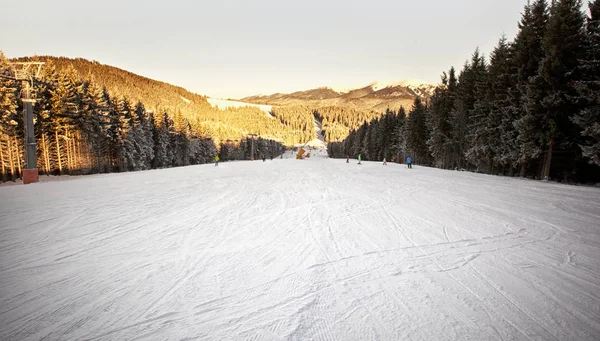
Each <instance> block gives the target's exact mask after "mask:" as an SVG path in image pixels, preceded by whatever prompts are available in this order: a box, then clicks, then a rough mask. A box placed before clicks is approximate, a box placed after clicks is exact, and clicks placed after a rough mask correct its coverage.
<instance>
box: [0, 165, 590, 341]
mask: <svg viewBox="0 0 600 341" xmlns="http://www.w3.org/2000/svg"><path fill="white" fill-rule="evenodd" d="M288 156H291V155H288ZM599 230H600V189H598V188H589V187H575V186H565V185H559V184H554V183H543V182H538V181H528V180H521V179H510V178H503V177H495V176H486V175H479V174H472V173H466V172H451V171H442V170H437V169H430V168H421V167H415V168H414V169H412V170H409V169H406V168H405V167H404V166H403V165H395V164H389V165H388V166H382V165H381V164H380V163H370V162H364V164H363V165H361V166H358V165H356V161H355V160H353V161H352V163H350V164H346V163H345V160H334V159H326V158H325V157H324V155H322V154H317V155H314V157H312V158H311V159H308V160H294V159H292V158H285V159H276V160H273V161H267V162H262V161H254V162H231V163H222V164H220V165H219V166H218V167H214V166H213V165H202V166H192V167H185V168H176V169H166V170H154V171H146V172H137V173H126V174H109V175H97V176H86V177H74V178H71V179H69V180H67V181H56V182H53V181H51V182H45V183H39V184H34V185H28V186H3V187H0V340H41V339H44V340H598V339H600V231H599Z"/></svg>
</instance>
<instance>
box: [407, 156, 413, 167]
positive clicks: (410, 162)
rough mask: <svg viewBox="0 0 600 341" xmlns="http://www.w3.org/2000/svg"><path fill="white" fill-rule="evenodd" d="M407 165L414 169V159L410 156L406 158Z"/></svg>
mask: <svg viewBox="0 0 600 341" xmlns="http://www.w3.org/2000/svg"><path fill="white" fill-rule="evenodd" d="M406 165H407V166H408V168H412V158H411V157H410V156H409V157H407V158H406Z"/></svg>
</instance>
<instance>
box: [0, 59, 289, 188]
mask: <svg viewBox="0 0 600 341" xmlns="http://www.w3.org/2000/svg"><path fill="white" fill-rule="evenodd" d="M7 69H8V60H7V59H6V58H5V57H4V55H3V54H2V53H0V72H1V73H3V74H6V73H7V71H8V70H7ZM43 79H44V81H43V82H38V83H36V85H35V97H36V99H37V101H36V103H35V105H34V125H35V134H36V135H35V138H36V141H37V157H38V158H37V167H38V170H39V171H40V172H41V173H45V174H56V175H58V174H89V173H102V172H124V171H136V170H146V169H153V168H167V167H177V166H185V165H192V164H202V163H207V162H212V161H213V159H214V157H215V155H217V149H216V147H215V143H214V141H213V139H212V138H211V137H210V136H207V135H203V134H201V133H199V130H195V129H193V126H192V123H191V122H190V120H189V119H188V118H186V117H184V115H183V114H182V113H181V112H179V111H175V112H169V111H168V110H162V111H161V112H158V113H156V114H155V113H154V112H152V111H150V110H147V109H146V107H145V104H144V103H143V102H141V101H137V102H133V101H132V100H130V99H129V98H127V97H125V96H121V95H114V94H112V93H111V92H109V91H108V90H107V89H106V88H105V87H102V86H100V85H99V84H98V83H96V82H95V81H94V79H93V78H92V79H91V80H85V79H81V78H79V77H78V74H77V72H76V71H75V70H74V69H70V71H67V72H65V71H59V70H57V69H56V68H54V67H52V65H48V66H47V67H45V68H44V77H43ZM21 86H22V84H21V82H16V81H12V80H8V79H5V78H0V179H1V180H2V181H7V180H14V179H16V178H18V177H21V175H22V170H23V167H24V162H25V161H24V159H25V158H24V156H25V155H24V148H23V147H24V122H23V119H22V109H23V108H22V103H21V100H20V99H19V93H20V92H21V91H22V89H21ZM240 112H243V111H240ZM261 115H263V116H266V114H265V113H264V112H261ZM266 119H267V120H269V121H274V119H272V118H268V117H266ZM258 147H259V148H263V149H264V150H271V149H273V150H275V149H278V148H279V149H280V148H282V145H281V144H279V143H277V142H275V141H269V140H263V139H259V142H258ZM227 148H229V149H228V152H227V153H229V150H231V151H232V152H231V155H228V156H227V157H226V158H227V159H232V158H246V157H245V155H243V154H242V156H239V157H237V154H235V153H234V152H233V151H234V150H235V149H240V148H241V149H243V148H245V146H244V145H243V144H242V146H241V147H240V144H239V143H237V142H235V141H232V142H231V143H229V144H228V146H227ZM269 148H271V149H269ZM259 150H262V149H259Z"/></svg>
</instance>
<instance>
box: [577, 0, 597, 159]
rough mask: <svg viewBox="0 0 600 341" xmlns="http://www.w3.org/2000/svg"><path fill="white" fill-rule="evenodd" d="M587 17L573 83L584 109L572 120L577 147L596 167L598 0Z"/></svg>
mask: <svg viewBox="0 0 600 341" xmlns="http://www.w3.org/2000/svg"><path fill="white" fill-rule="evenodd" d="M589 10H590V16H589V18H588V19H587V24H586V38H587V41H586V45H585V52H584V57H583V60H582V61H581V65H580V66H581V67H580V69H581V74H582V80H581V81H580V82H579V83H578V84H576V87H577V90H578V91H579V93H580V95H581V96H582V98H583V100H584V101H585V104H586V108H585V109H583V110H582V111H581V112H579V113H578V114H576V115H575V116H574V117H573V118H572V121H573V122H574V123H575V124H576V125H577V127H578V128H579V130H580V133H581V136H582V140H581V141H580V146H581V149H582V153H583V156H584V157H586V158H588V160H589V163H591V164H595V165H598V166H600V1H599V0H595V1H591V2H590V3H589Z"/></svg>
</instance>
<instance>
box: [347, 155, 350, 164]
mask: <svg viewBox="0 0 600 341" xmlns="http://www.w3.org/2000/svg"><path fill="white" fill-rule="evenodd" d="M346 163H350V155H348V156H347V157H346Z"/></svg>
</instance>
